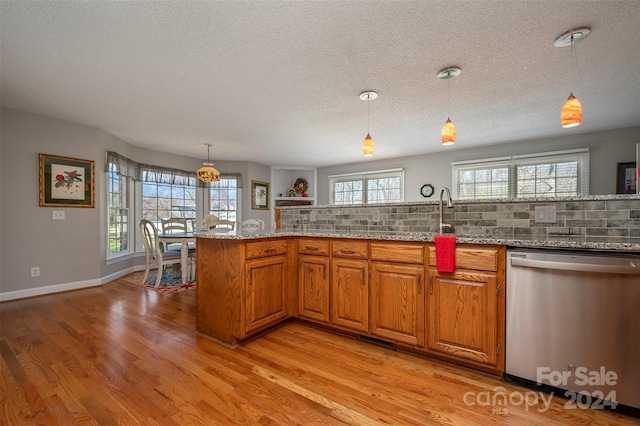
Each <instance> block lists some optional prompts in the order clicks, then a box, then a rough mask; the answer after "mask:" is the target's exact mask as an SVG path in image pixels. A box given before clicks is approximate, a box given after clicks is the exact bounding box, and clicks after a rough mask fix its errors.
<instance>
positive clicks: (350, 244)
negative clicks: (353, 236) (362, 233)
mask: <svg viewBox="0 0 640 426" xmlns="http://www.w3.org/2000/svg"><path fill="white" fill-rule="evenodd" d="M331 255H332V256H333V257H348V258H351V259H369V242H368V241H362V240H334V241H331Z"/></svg>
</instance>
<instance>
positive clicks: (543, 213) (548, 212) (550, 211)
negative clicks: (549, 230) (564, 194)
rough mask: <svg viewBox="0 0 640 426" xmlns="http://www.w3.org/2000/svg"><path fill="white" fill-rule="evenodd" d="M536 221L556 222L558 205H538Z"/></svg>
mask: <svg viewBox="0 0 640 426" xmlns="http://www.w3.org/2000/svg"><path fill="white" fill-rule="evenodd" d="M535 215H536V218H535V222H536V223H556V206H536V209H535Z"/></svg>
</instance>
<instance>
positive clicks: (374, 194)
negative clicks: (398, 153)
mask: <svg viewBox="0 0 640 426" xmlns="http://www.w3.org/2000/svg"><path fill="white" fill-rule="evenodd" d="M329 187H330V188H331V204H336V205H350V204H379V203H395V202H399V201H404V170H402V169H394V170H379V171H373V172H366V173H352V174H343V175H334V176H329Z"/></svg>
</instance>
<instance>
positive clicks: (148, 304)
mask: <svg viewBox="0 0 640 426" xmlns="http://www.w3.org/2000/svg"><path fill="white" fill-rule="evenodd" d="M0 324H1V335H0V337H1V339H0V355H1V361H0V369H1V373H2V374H1V380H2V382H1V384H2V386H1V388H0V409H1V412H0V424H2V425H75V424H82V425H91V424H95V425H120V424H121V425H134V424H136V425H214V424H220V425H233V424H246V425H276V424H298V425H315V424H333V425H344V424H350V425H355V424H360V425H377V424H385V425H405V424H411V425H482V424H503V425H532V424H538V425H565V424H608V425H631V424H636V425H637V424H640V421H639V420H638V419H635V418H631V417H626V416H620V415H618V414H616V413H612V412H604V411H601V410H591V409H588V410H584V409H575V410H564V409H563V404H564V403H565V402H566V401H565V400H563V399H554V400H553V401H552V403H551V405H550V407H549V409H548V410H546V411H542V412H539V411H538V410H539V409H540V410H542V408H543V404H542V402H541V401H540V400H539V402H538V404H537V405H532V406H525V405H524V404H522V403H521V402H522V400H521V399H520V398H519V396H520V395H524V394H525V392H527V389H524V388H520V387H517V386H512V385H508V384H506V383H504V382H502V381H501V380H500V379H499V378H496V377H493V376H490V375H486V374H483V373H478V372H474V371H471V370H467V369H464V368H459V367H456V366H453V365H451V364H447V363H443V362H438V361H434V360H430V359H427V358H424V357H420V356H417V355H411V354H406V353H401V352H395V351H393V350H390V349H388V348H382V347H379V346H374V345H371V344H368V343H364V342H359V341H357V340H355V339H351V338H345V337H343V336H338V335H335V334H332V333H328V332H325V331H322V330H319V329H317V328H314V327H310V326H307V325H304V324H301V323H295V322H294V323H289V324H286V325H284V326H283V327H280V328H278V329H276V330H274V331H272V332H271V333H269V334H267V335H265V336H263V337H260V338H258V339H256V340H253V341H251V342H249V343H246V344H245V345H243V346H241V347H239V348H236V349H230V348H227V347H224V346H221V345H219V344H217V343H214V342H212V341H210V340H208V339H206V338H203V337H200V336H197V335H196V333H195V290H190V291H185V292H181V293H176V294H171V295H164V296H163V295H159V294H157V293H155V292H153V291H148V290H146V289H143V288H141V287H137V286H135V285H133V284H130V283H127V282H126V281H122V280H117V281H115V282H112V283H109V284H106V285H104V286H102V287H96V288H91V289H84V290H78V291H73V292H67V293H60V294H55V295H48V296H42V297H36V298H31V299H24V300H18V301H11V302H5V303H2V304H0ZM503 389H504V390H503ZM500 392H505V393H506V394H508V395H510V396H511V400H512V402H513V403H509V402H508V403H507V405H502V406H501V405H490V404H489V403H483V401H485V400H484V399H483V396H492V395H493V396H495V395H497V394H499V393H500ZM465 394H466V398H465ZM498 399H500V398H498ZM465 400H466V401H467V403H465ZM530 401H531V402H532V403H533V402H534V400H533V399H532V398H531V395H530ZM489 402H490V401H489ZM470 403H474V404H475V405H471V404H470ZM487 404H489V405H487Z"/></svg>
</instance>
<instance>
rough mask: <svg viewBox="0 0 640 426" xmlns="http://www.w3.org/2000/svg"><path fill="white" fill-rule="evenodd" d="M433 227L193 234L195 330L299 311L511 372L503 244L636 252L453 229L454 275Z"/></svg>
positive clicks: (627, 243)
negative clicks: (438, 253)
mask: <svg viewBox="0 0 640 426" xmlns="http://www.w3.org/2000/svg"><path fill="white" fill-rule="evenodd" d="M434 236H435V234H432V233H404V232H402V233H369V234H364V233H362V234H359V233H349V234H345V233H335V232H327V233H321V232H314V233H304V232H276V233H255V232H254V233H242V232H237V233H229V234H214V235H202V236H200V237H199V238H198V239H197V245H198V248H197V250H198V260H197V283H198V285H197V287H196V288H197V304H198V306H197V329H198V332H199V333H200V334H202V335H204V336H207V337H209V338H212V339H214V340H216V341H218V342H220V343H223V344H226V345H230V346H234V345H238V344H241V343H242V342H244V341H246V340H248V339H251V338H254V337H257V336H259V335H261V334H262V333H265V332H268V331H269V330H270V329H271V328H273V327H275V326H278V325H280V324H282V323H283V322H284V321H287V320H290V319H295V320H299V321H304V322H307V323H309V324H313V325H316V326H320V327H324V328H327V329H331V330H332V331H335V332H340V333H344V334H349V335H352V336H357V337H358V338H360V339H363V340H368V341H371V342H373V343H377V344H381V345H385V346H391V347H395V348H398V349H403V350H407V351H412V352H416V353H419V354H424V355H428V356H433V357H437V358H441V359H446V360H449V361H453V362H456V363H458V364H462V365H465V366H469V367H472V368H476V369H479V370H483V371H486V372H490V373H493V374H498V375H501V374H502V372H503V371H504V335H505V292H506V291H507V283H506V279H505V259H506V255H505V253H506V248H507V247H508V246H509V247H529V248H548V249H558V248H560V249H574V250H598V251H625V252H637V253H640V241H636V240H635V239H634V238H622V239H621V238H615V240H611V239H609V240H606V241H605V240H601V241H594V240H591V241H587V239H586V238H584V237H580V238H578V239H573V240H569V239H566V238H559V239H557V240H555V239H554V240H545V241H540V240H535V239H509V238H495V237H491V238H489V237H480V236H464V235H462V236H458V239H457V242H458V244H457V247H456V268H455V272H451V273H449V272H440V271H438V269H437V268H436V257H435V249H434V244H433V239H434Z"/></svg>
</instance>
